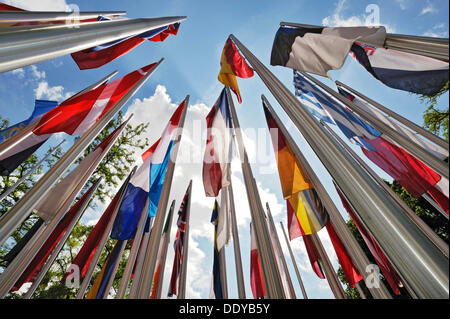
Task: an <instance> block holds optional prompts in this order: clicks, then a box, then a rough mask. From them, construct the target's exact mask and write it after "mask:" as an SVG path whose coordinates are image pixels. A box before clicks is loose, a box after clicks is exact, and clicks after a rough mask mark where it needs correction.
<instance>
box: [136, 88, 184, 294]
mask: <svg viewBox="0 0 450 319" xmlns="http://www.w3.org/2000/svg"><path fill="white" fill-rule="evenodd" d="M184 103H185V106H184V109H183V112H182V114H181V117H180V122H179V124H178V129H179V130H181V131H179V133H180V134H179V135H178V136H177V139H176V141H175V143H174V146H173V149H172V152H171V155H170V161H169V164H168V167H167V172H166V176H165V178H164V185H163V188H162V190H161V196H160V198H159V203H158V208H157V210H156V214H155V220H154V222H153V227H152V232H151V234H150V238H149V245H148V249H147V251H148V252H149V253H148V254H147V255H146V256H145V260H144V265H143V268H142V285H140V287H139V291H138V292H137V295H136V298H138V299H148V298H150V294H151V291H152V282H153V276H154V273H155V266H156V257H157V253H158V252H157V251H158V247H159V243H160V241H161V232H162V228H163V226H164V220H165V217H166V216H165V215H166V211H167V202H168V199H169V194H170V188H171V186H172V178H173V173H174V170H175V163H176V158H177V155H178V148H179V146H180V140H181V133H182V129H183V126H184V120H185V118H186V113H187V109H188V107H189V95H188V96H186V98H185V100H184Z"/></svg>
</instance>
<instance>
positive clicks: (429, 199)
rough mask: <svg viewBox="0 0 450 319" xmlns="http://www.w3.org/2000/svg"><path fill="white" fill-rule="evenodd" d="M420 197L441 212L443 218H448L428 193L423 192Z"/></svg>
mask: <svg viewBox="0 0 450 319" xmlns="http://www.w3.org/2000/svg"><path fill="white" fill-rule="evenodd" d="M422 197H423V198H424V199H425V200H426V201H427V202H428V204H430V205H431V206H433V207H434V208H435V209H436V210H437V211H438V212H439V213H441V214H442V215H443V216H444V217H445V218H447V219H448V215H447V213H446V212H445V211H444V210H443V209H442V208H441V206H439V204H438V203H437V202H435V201H434V199H433V198H431V196H430V195H428V194H427V193H424V194H422Z"/></svg>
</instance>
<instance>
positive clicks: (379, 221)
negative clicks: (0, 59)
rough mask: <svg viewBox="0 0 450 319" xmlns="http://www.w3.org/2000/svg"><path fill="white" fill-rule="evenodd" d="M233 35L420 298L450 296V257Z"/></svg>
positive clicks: (403, 277) (232, 37) (234, 40)
mask: <svg viewBox="0 0 450 319" xmlns="http://www.w3.org/2000/svg"><path fill="white" fill-rule="evenodd" d="M230 38H231V39H232V40H233V42H234V43H235V44H236V45H237V47H238V48H239V49H240V50H241V52H242V53H243V54H244V56H245V57H246V58H247V59H248V61H249V62H250V64H251V65H252V66H253V68H254V69H255V70H256V71H257V73H258V75H259V76H260V78H261V79H262V80H263V82H264V83H265V85H266V86H267V88H268V89H269V90H270V91H271V92H272V94H273V95H274V97H275V98H276V99H277V100H278V102H279V103H280V105H281V106H282V107H283V109H284V110H285V112H286V113H287V114H288V115H289V117H290V118H291V120H292V121H293V122H294V124H295V125H296V126H297V128H298V129H299V131H300V132H301V133H302V135H303V136H304V137H305V139H306V140H307V141H308V143H309V144H310V145H311V147H312V148H313V150H314V151H315V153H316V154H317V156H318V157H319V159H320V160H321V161H322V163H323V164H324V166H325V167H326V168H327V170H328V171H329V172H330V174H331V176H332V177H333V179H334V180H335V181H336V183H337V184H338V185H339V186H340V188H341V189H342V191H343V193H344V195H345V196H346V198H347V199H348V200H349V202H350V204H351V205H352V206H353V208H354V209H355V213H356V214H358V217H359V218H360V219H361V220H363V221H364V224H365V226H367V228H368V230H369V231H370V232H371V234H372V235H373V236H374V238H375V240H376V241H377V243H378V244H379V245H380V246H381V248H382V249H383V250H384V251H385V252H386V254H387V255H388V256H390V258H391V259H392V261H393V266H394V268H395V269H396V270H397V271H398V273H399V274H400V276H401V277H402V280H403V281H406V282H409V284H410V286H411V287H412V288H413V290H414V292H415V293H416V294H417V295H418V296H419V297H421V298H448V295H449V292H448V286H449V280H448V272H449V264H448V259H447V258H446V257H445V256H444V255H443V254H442V253H441V251H440V250H439V249H438V248H437V247H435V245H434V244H433V243H432V242H431V241H430V240H429V239H428V238H427V237H426V236H424V235H423V234H422V233H421V232H420V230H419V229H418V228H417V226H416V225H415V224H413V223H412V222H411V221H410V220H409V219H408V218H407V217H406V216H404V215H403V213H402V208H401V206H400V205H399V204H398V203H396V202H395V201H394V200H393V199H392V198H389V197H386V195H385V192H384V190H383V189H382V188H381V187H380V186H378V185H376V184H374V183H372V182H371V177H370V176H369V175H368V173H367V172H365V171H364V170H363V169H362V167H360V166H359V164H358V163H357V162H356V161H355V160H354V159H353V158H351V156H350V155H349V154H347V152H346V151H345V150H344V149H343V147H342V146H340V145H337V144H336V143H335V142H333V140H332V137H331V135H330V134H329V133H328V132H326V130H325V128H323V127H321V125H320V124H319V122H318V120H317V119H316V118H315V117H314V116H313V115H312V114H310V112H309V111H308V110H307V109H306V107H305V106H304V105H302V104H301V103H300V102H299V101H298V100H297V99H296V97H295V96H294V95H293V94H292V93H291V92H290V91H289V90H288V89H286V87H285V86H284V85H283V84H282V83H281V82H280V81H279V80H278V79H277V78H276V77H275V76H274V75H273V74H272V73H271V72H270V71H269V70H268V69H267V68H266V67H265V66H264V65H263V64H262V63H261V62H260V61H259V60H258V59H257V58H256V57H255V56H254V55H253V54H252V53H251V52H250V51H249V50H248V49H247V48H246V47H245V46H244V45H243V44H242V43H241V42H240V41H239V40H237V39H236V37H234V36H233V35H230Z"/></svg>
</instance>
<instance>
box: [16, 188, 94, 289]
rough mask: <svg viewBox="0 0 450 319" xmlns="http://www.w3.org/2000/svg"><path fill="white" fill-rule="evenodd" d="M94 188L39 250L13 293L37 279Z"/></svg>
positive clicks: (79, 201) (91, 189)
mask: <svg viewBox="0 0 450 319" xmlns="http://www.w3.org/2000/svg"><path fill="white" fill-rule="evenodd" d="M94 187H95V184H94V185H92V186H91V187H90V188H89V190H88V191H87V192H86V193H84V195H83V196H82V197H81V198H80V199H79V200H78V201H77V202H76V203H75V204H74V205H73V206H72V207H71V208H70V209H69V210H68V211H67V213H66V214H65V215H64V216H63V218H62V219H61V221H60V222H59V223H58V225H57V226H56V228H55V229H54V230H53V231H52V233H51V234H50V236H49V237H48V238H47V240H46V241H45V243H44V244H43V246H42V247H41V249H39V251H38V252H37V254H36V256H35V257H34V258H33V259H32V260H31V262H30V263H29V264H28V267H27V268H26V269H25V271H24V272H23V273H22V275H21V276H20V277H19V279H18V280H17V282H16V283H15V284H14V287H13V288H12V291H17V290H19V289H20V287H22V285H23V284H24V283H27V282H33V281H34V280H35V279H36V276H37V275H38V274H39V272H40V270H41V268H42V266H43V265H44V263H45V261H46V260H47V258H48V257H49V256H50V254H51V253H52V252H53V249H54V248H55V247H56V245H58V242H59V241H60V239H61V237H62V236H63V235H64V233H65V232H66V231H67V229H68V228H69V226H70V224H72V223H74V222H75V218H76V217H77V216H80V214H81V212H80V209H81V208H82V206H83V205H84V204H85V203H86V201H89V200H90V199H91V196H92V192H93V189H94Z"/></svg>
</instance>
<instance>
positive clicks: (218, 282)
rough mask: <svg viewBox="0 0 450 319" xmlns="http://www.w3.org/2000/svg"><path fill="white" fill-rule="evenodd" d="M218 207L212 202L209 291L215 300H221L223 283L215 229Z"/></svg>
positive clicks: (217, 221) (217, 222)
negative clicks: (212, 247) (211, 251)
mask: <svg viewBox="0 0 450 319" xmlns="http://www.w3.org/2000/svg"><path fill="white" fill-rule="evenodd" d="M218 206H219V205H218V204H217V201H215V202H214V209H213V212H212V216H211V223H212V224H213V225H214V254H213V272H212V275H213V278H212V280H213V282H212V290H211V297H213V298H215V299H223V283H222V277H221V270H220V267H221V264H220V257H219V251H220V249H221V248H223V246H222V247H221V248H220V249H219V247H218V243H217V228H218V224H219V207H218Z"/></svg>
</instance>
